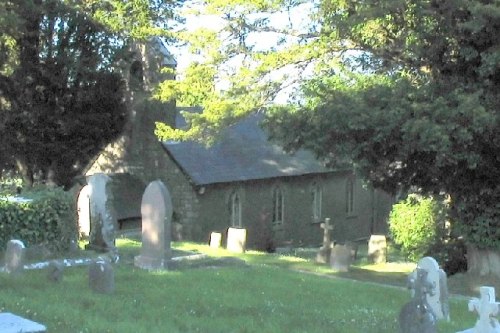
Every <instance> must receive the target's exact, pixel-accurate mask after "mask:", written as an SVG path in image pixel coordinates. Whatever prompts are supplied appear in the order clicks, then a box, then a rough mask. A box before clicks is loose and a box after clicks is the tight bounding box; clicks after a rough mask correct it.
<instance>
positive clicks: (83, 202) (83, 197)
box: [76, 185, 90, 237]
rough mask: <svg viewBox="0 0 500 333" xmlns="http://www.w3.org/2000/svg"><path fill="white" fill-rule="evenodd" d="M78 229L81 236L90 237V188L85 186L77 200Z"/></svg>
mask: <svg viewBox="0 0 500 333" xmlns="http://www.w3.org/2000/svg"><path fill="white" fill-rule="evenodd" d="M76 205H77V212H78V228H79V233H80V235H81V236H84V237H89V235H90V186H89V185H85V186H84V187H82V189H81V190H80V193H79V194H78V199H77V204H76Z"/></svg>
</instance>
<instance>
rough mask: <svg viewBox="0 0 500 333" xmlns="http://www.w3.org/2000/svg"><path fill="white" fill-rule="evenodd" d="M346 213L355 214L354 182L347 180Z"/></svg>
mask: <svg viewBox="0 0 500 333" xmlns="http://www.w3.org/2000/svg"><path fill="white" fill-rule="evenodd" d="M345 192H346V213H347V215H353V214H354V180H352V179H347V182H346V191H345Z"/></svg>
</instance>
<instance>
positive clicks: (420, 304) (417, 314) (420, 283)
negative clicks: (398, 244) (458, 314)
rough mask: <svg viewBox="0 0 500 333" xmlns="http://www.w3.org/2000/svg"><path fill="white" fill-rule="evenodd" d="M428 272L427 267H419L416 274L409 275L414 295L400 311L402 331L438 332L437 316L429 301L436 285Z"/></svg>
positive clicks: (416, 332)
mask: <svg viewBox="0 0 500 333" xmlns="http://www.w3.org/2000/svg"><path fill="white" fill-rule="evenodd" d="M427 274H428V273H427V271H426V270H425V269H421V268H417V269H416V276H415V277H413V276H412V275H410V277H409V281H408V282H409V287H410V288H411V289H412V290H413V297H412V299H411V300H410V301H409V302H408V303H406V304H405V305H404V306H403V308H402V309H401V312H400V313H399V332H400V333H436V317H435V315H434V313H433V312H432V310H431V308H430V306H429V304H428V303H427V295H429V294H430V295H432V294H434V292H435V286H434V284H433V283H432V282H431V281H429V279H428V276H427Z"/></svg>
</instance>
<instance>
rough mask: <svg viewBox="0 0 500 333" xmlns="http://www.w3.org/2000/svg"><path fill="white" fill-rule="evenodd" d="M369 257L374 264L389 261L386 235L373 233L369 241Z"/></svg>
mask: <svg viewBox="0 0 500 333" xmlns="http://www.w3.org/2000/svg"><path fill="white" fill-rule="evenodd" d="M368 259H369V260H370V262H372V263H374V264H384V263H386V262H387V240H386V238H385V236H384V235H371V236H370V240H369V241H368Z"/></svg>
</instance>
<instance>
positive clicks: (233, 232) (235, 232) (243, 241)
mask: <svg viewBox="0 0 500 333" xmlns="http://www.w3.org/2000/svg"><path fill="white" fill-rule="evenodd" d="M246 245H247V229H243V228H229V229H227V245H226V249H227V250H228V251H229V252H234V253H245V250H246Z"/></svg>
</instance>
